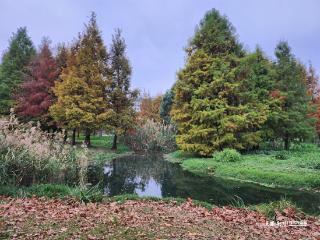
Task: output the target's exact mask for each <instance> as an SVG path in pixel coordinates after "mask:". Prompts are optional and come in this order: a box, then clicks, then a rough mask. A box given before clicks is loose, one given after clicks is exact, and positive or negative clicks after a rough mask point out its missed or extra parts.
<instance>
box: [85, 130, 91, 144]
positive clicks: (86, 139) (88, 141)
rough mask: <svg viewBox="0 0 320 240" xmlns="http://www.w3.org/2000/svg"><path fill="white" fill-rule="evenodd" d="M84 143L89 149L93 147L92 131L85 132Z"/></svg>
mask: <svg viewBox="0 0 320 240" xmlns="http://www.w3.org/2000/svg"><path fill="white" fill-rule="evenodd" d="M84 143H85V144H86V145H87V147H90V146H91V142H90V129H88V128H87V129H86V132H85V138H84Z"/></svg>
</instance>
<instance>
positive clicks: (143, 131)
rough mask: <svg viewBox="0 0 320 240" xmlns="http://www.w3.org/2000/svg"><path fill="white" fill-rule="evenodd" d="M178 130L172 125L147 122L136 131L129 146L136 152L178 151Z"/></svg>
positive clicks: (129, 140) (129, 141) (130, 138)
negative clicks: (176, 139) (176, 136)
mask: <svg viewBox="0 0 320 240" xmlns="http://www.w3.org/2000/svg"><path fill="white" fill-rule="evenodd" d="M175 135H176V129H175V127H174V126H173V125H172V124H164V123H158V122H155V121H153V120H147V122H146V123H144V124H143V125H142V126H138V127H136V128H135V129H134V131H133V133H132V134H131V135H130V136H129V138H128V144H129V145H130V147H131V149H133V150H134V151H173V150H175V149H176V142H175Z"/></svg>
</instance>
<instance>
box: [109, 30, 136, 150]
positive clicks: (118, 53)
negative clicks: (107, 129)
mask: <svg viewBox="0 0 320 240" xmlns="http://www.w3.org/2000/svg"><path fill="white" fill-rule="evenodd" d="M131 72H132V69H131V66H130V63H129V60H128V57H127V56H126V44H125V40H124V38H123V37H122V36H121V31H120V29H116V31H115V34H114V35H113V36H112V45H111V49H110V78H111V85H110V88H108V89H107V97H108V100H109V104H110V106H111V108H112V110H113V112H114V116H113V117H112V121H111V126H112V127H113V128H114V132H115V134H114V138H113V144H112V149H117V136H118V135H119V134H121V133H122V132H125V131H126V130H128V128H129V127H131V126H132V125H133V120H134V114H135V111H134V109H133V106H134V102H135V100H136V98H137V96H138V91H137V90H134V91H132V90H131V89H130V77H131Z"/></svg>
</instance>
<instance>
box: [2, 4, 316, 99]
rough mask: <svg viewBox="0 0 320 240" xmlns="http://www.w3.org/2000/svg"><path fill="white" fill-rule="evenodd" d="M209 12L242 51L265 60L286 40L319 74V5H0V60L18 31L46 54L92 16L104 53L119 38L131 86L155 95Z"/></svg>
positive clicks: (172, 77)
mask: <svg viewBox="0 0 320 240" xmlns="http://www.w3.org/2000/svg"><path fill="white" fill-rule="evenodd" d="M211 8H216V9H218V10H219V11H220V12H221V13H222V14H225V15H227V16H228V18H229V20H230V21H231V22H232V24H233V25H234V26H235V28H236V30H237V33H238V36H239V39H240V42H242V43H243V44H244V46H245V47H246V49H247V50H250V51H251V50H254V48H255V46H256V45H257V44H258V45H260V46H261V47H262V49H263V50H264V51H265V52H266V54H267V55H268V56H270V57H272V58H273V57H274V54H273V52H274V48H275V45H276V44H277V42H278V41H279V40H287V41H288V42H289V44H290V46H291V47H292V49H293V52H294V54H295V55H296V56H297V57H298V58H299V59H300V60H301V61H302V62H304V63H308V61H311V62H312V64H313V65H314V66H315V68H316V70H317V72H318V73H319V72H320V45H319V44H320V14H319V11H320V1H319V0H241V1H240V0H104V1H103V0H0V24H1V25H0V52H1V53H3V52H4V50H5V49H6V48H7V47H8V39H9V38H10V36H11V35H12V33H13V32H15V31H16V29H17V28H18V27H20V26H26V27H27V29H28V33H29V35H30V36H31V38H32V40H33V42H34V44H35V45H36V46H38V45H39V44H40V42H41V38H42V37H43V36H47V37H49V38H50V39H51V40H52V46H53V47H54V46H55V45H56V44H57V43H59V42H66V43H68V42H70V41H71V40H72V39H73V38H74V37H76V36H77V33H78V32H80V31H82V30H83V28H84V23H86V22H87V21H88V19H89V18H88V17H89V16H90V12H91V11H95V12H96V13H97V19H98V25H99V28H100V30H101V31H102V33H103V37H104V40H105V44H106V45H107V46H108V47H109V45H110V40H111V34H112V33H113V31H114V29H115V28H117V27H119V28H121V29H122V30H123V36H124V37H125V39H126V42H127V46H128V50H127V53H128V56H129V59H130V62H131V64H132V66H133V75H132V86H133V87H135V88H140V89H142V90H146V91H149V92H150V93H151V94H152V95H155V94H157V93H163V92H165V91H166V90H167V89H168V88H170V87H171V86H172V85H173V83H174V81H175V79H176V72H177V70H178V69H179V68H181V67H182V66H183V64H184V56H185V54H184V51H183V48H184V47H185V46H186V44H187V41H188V39H189V38H190V37H192V35H193V33H194V29H195V26H196V25H197V24H198V23H199V21H200V19H201V18H202V17H203V15H204V14H205V12H206V11H207V10H209V9H211Z"/></svg>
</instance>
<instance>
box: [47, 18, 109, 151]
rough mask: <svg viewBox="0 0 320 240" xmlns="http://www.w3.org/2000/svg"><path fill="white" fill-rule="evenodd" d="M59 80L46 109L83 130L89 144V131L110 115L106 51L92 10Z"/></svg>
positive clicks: (68, 125) (68, 123) (103, 123)
mask: <svg viewBox="0 0 320 240" xmlns="http://www.w3.org/2000/svg"><path fill="white" fill-rule="evenodd" d="M61 80H62V81H59V82H57V83H56V85H55V87H54V93H55V95H56V97H57V101H56V103H55V104H54V105H53V106H52V107H51V108H50V112H51V114H52V116H53V117H54V118H55V119H56V120H57V121H58V122H59V121H60V122H62V123H64V124H65V125H66V127H67V128H71V129H75V128H80V129H84V130H85V133H86V136H85V143H86V144H87V145H90V134H91V132H92V130H94V129H99V128H101V127H104V125H105V123H106V121H107V119H108V118H109V117H110V115H111V110H110V108H109V106H108V102H107V99H106V94H105V89H106V88H107V87H108V86H109V85H110V81H109V80H108V54H107V51H106V48H105V46H104V44H103V40H102V37H101V33H100V31H99V29H98V26H97V21H96V15H95V14H94V13H92V15H91V18H90V21H89V24H88V25H87V26H86V29H85V31H84V33H83V34H82V36H81V38H80V39H79V42H76V44H75V45H74V47H73V48H72V49H71V52H70V57H69V59H68V64H67V67H66V68H64V70H63V72H62V75H61Z"/></svg>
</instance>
